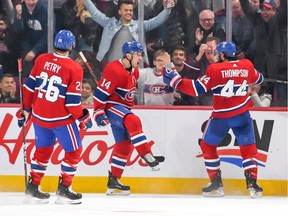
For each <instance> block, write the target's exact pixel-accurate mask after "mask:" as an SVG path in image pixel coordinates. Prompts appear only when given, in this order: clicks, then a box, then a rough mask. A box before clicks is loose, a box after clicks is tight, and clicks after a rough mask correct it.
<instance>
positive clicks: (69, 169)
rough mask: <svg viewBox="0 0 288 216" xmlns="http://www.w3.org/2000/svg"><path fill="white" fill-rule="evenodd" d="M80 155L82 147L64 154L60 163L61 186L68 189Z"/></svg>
mask: <svg viewBox="0 0 288 216" xmlns="http://www.w3.org/2000/svg"><path fill="white" fill-rule="evenodd" d="M81 153H82V146H81V147H80V148H79V149H77V150H76V151H73V152H65V155H64V158H63V160H62V163H61V176H62V184H63V185H65V186H67V187H69V186H71V184H72V180H73V178H74V175H75V173H76V171H77V167H78V163H79V161H80V156H81Z"/></svg>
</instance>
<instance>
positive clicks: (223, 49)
mask: <svg viewBox="0 0 288 216" xmlns="http://www.w3.org/2000/svg"><path fill="white" fill-rule="evenodd" d="M216 50H217V52H218V55H220V53H224V54H225V55H226V57H235V54H236V46H235V44H234V43H233V42H230V41H223V42H221V43H219V44H218V45H217V47H216Z"/></svg>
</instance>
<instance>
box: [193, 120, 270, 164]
mask: <svg viewBox="0 0 288 216" xmlns="http://www.w3.org/2000/svg"><path fill="white" fill-rule="evenodd" d="M206 123H207V122H204V123H203V125H202V128H203V126H205V125H206ZM253 124H254V133H255V140H256V146H257V149H258V155H257V162H258V166H262V167H265V166H266V162H267V158H268V152H269V146H270V140H271V136H272V131H273V124H274V120H265V121H264V124H263V128H262V134H260V133H259V128H258V126H257V122H256V121H255V120H253ZM233 138H234V142H233ZM200 141H201V139H199V141H198V143H199V144H200ZM217 153H218V155H219V157H220V161H221V162H222V163H223V162H225V163H229V164H234V165H236V166H238V167H242V157H241V153H240V149H239V146H238V145H237V140H235V136H234V134H233V133H232V132H229V133H228V134H227V135H226V137H225V138H224V139H223V141H222V142H221V144H220V145H219V147H218V148H217ZM196 157H197V158H202V157H203V155H202V154H199V155H197V156H196Z"/></svg>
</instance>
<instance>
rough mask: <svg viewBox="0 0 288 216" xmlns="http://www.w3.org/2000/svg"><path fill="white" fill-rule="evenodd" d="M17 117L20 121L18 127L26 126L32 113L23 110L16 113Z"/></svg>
mask: <svg viewBox="0 0 288 216" xmlns="http://www.w3.org/2000/svg"><path fill="white" fill-rule="evenodd" d="M16 117H17V119H18V122H17V123H18V127H20V128H21V127H23V125H24V126H25V125H26V124H27V123H28V121H29V120H30V118H31V112H27V111H26V110H24V111H23V110H22V109H21V108H20V109H19V110H18V111H17V112H16Z"/></svg>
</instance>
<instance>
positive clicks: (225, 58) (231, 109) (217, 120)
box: [163, 42, 263, 197]
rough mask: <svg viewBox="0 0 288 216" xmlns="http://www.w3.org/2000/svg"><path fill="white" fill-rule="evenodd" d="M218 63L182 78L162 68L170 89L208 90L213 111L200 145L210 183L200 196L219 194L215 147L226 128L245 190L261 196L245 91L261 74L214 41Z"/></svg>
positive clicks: (231, 47)
mask: <svg viewBox="0 0 288 216" xmlns="http://www.w3.org/2000/svg"><path fill="white" fill-rule="evenodd" d="M216 50H217V51H218V57H219V62H218V63H213V64H211V65H210V66H209V67H208V68H207V71H206V74H205V75H204V76H202V77H200V78H198V79H197V80H191V79H182V77H181V76H180V75H179V74H178V73H177V72H176V70H175V69H173V67H172V66H167V67H165V68H164V69H163V71H164V77H163V80H164V82H165V83H167V84H170V86H171V87H173V88H174V89H177V90H180V91H182V92H184V93H186V94H189V95H192V96H198V95H201V94H203V93H204V92H207V91H208V90H212V92H213V100H214V101H213V108H214V109H213V112H212V115H211V117H210V119H209V121H208V123H207V126H206V128H205V131H204V134H203V139H202V141H201V143H200V147H201V149H202V152H203V157H204V163H205V167H206V170H207V172H208V175H209V178H210V180H211V182H210V183H209V185H208V186H207V187H204V188H203V189H202V191H203V195H204V196H223V195H224V191H223V183H222V179H221V171H220V158H219V156H218V154H217V149H216V148H217V146H218V145H219V144H220V143H221V141H222V140H223V138H224V137H225V135H226V134H227V133H228V131H229V130H230V129H232V131H233V133H234V134H235V136H236V139H237V142H238V144H239V147H240V152H241V156H242V158H243V162H242V165H243V169H244V175H245V177H246V184H247V189H248V190H249V191H250V196H251V197H261V196H262V191H263V190H262V188H261V187H260V186H259V185H258V184H257V183H256V180H257V173H258V166H257V148H256V144H255V138H254V129H253V122H252V119H251V117H250V113H249V107H250V106H252V105H253V102H252V100H250V96H249V93H248V85H249V84H261V83H262V82H263V76H262V74H260V73H258V72H257V71H256V70H255V69H254V66H253V64H252V63H251V62H250V61H249V60H245V59H243V60H237V59H236V58H235V52H236V47H235V44H234V43H232V42H222V43H220V44H218V46H217V48H216Z"/></svg>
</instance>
